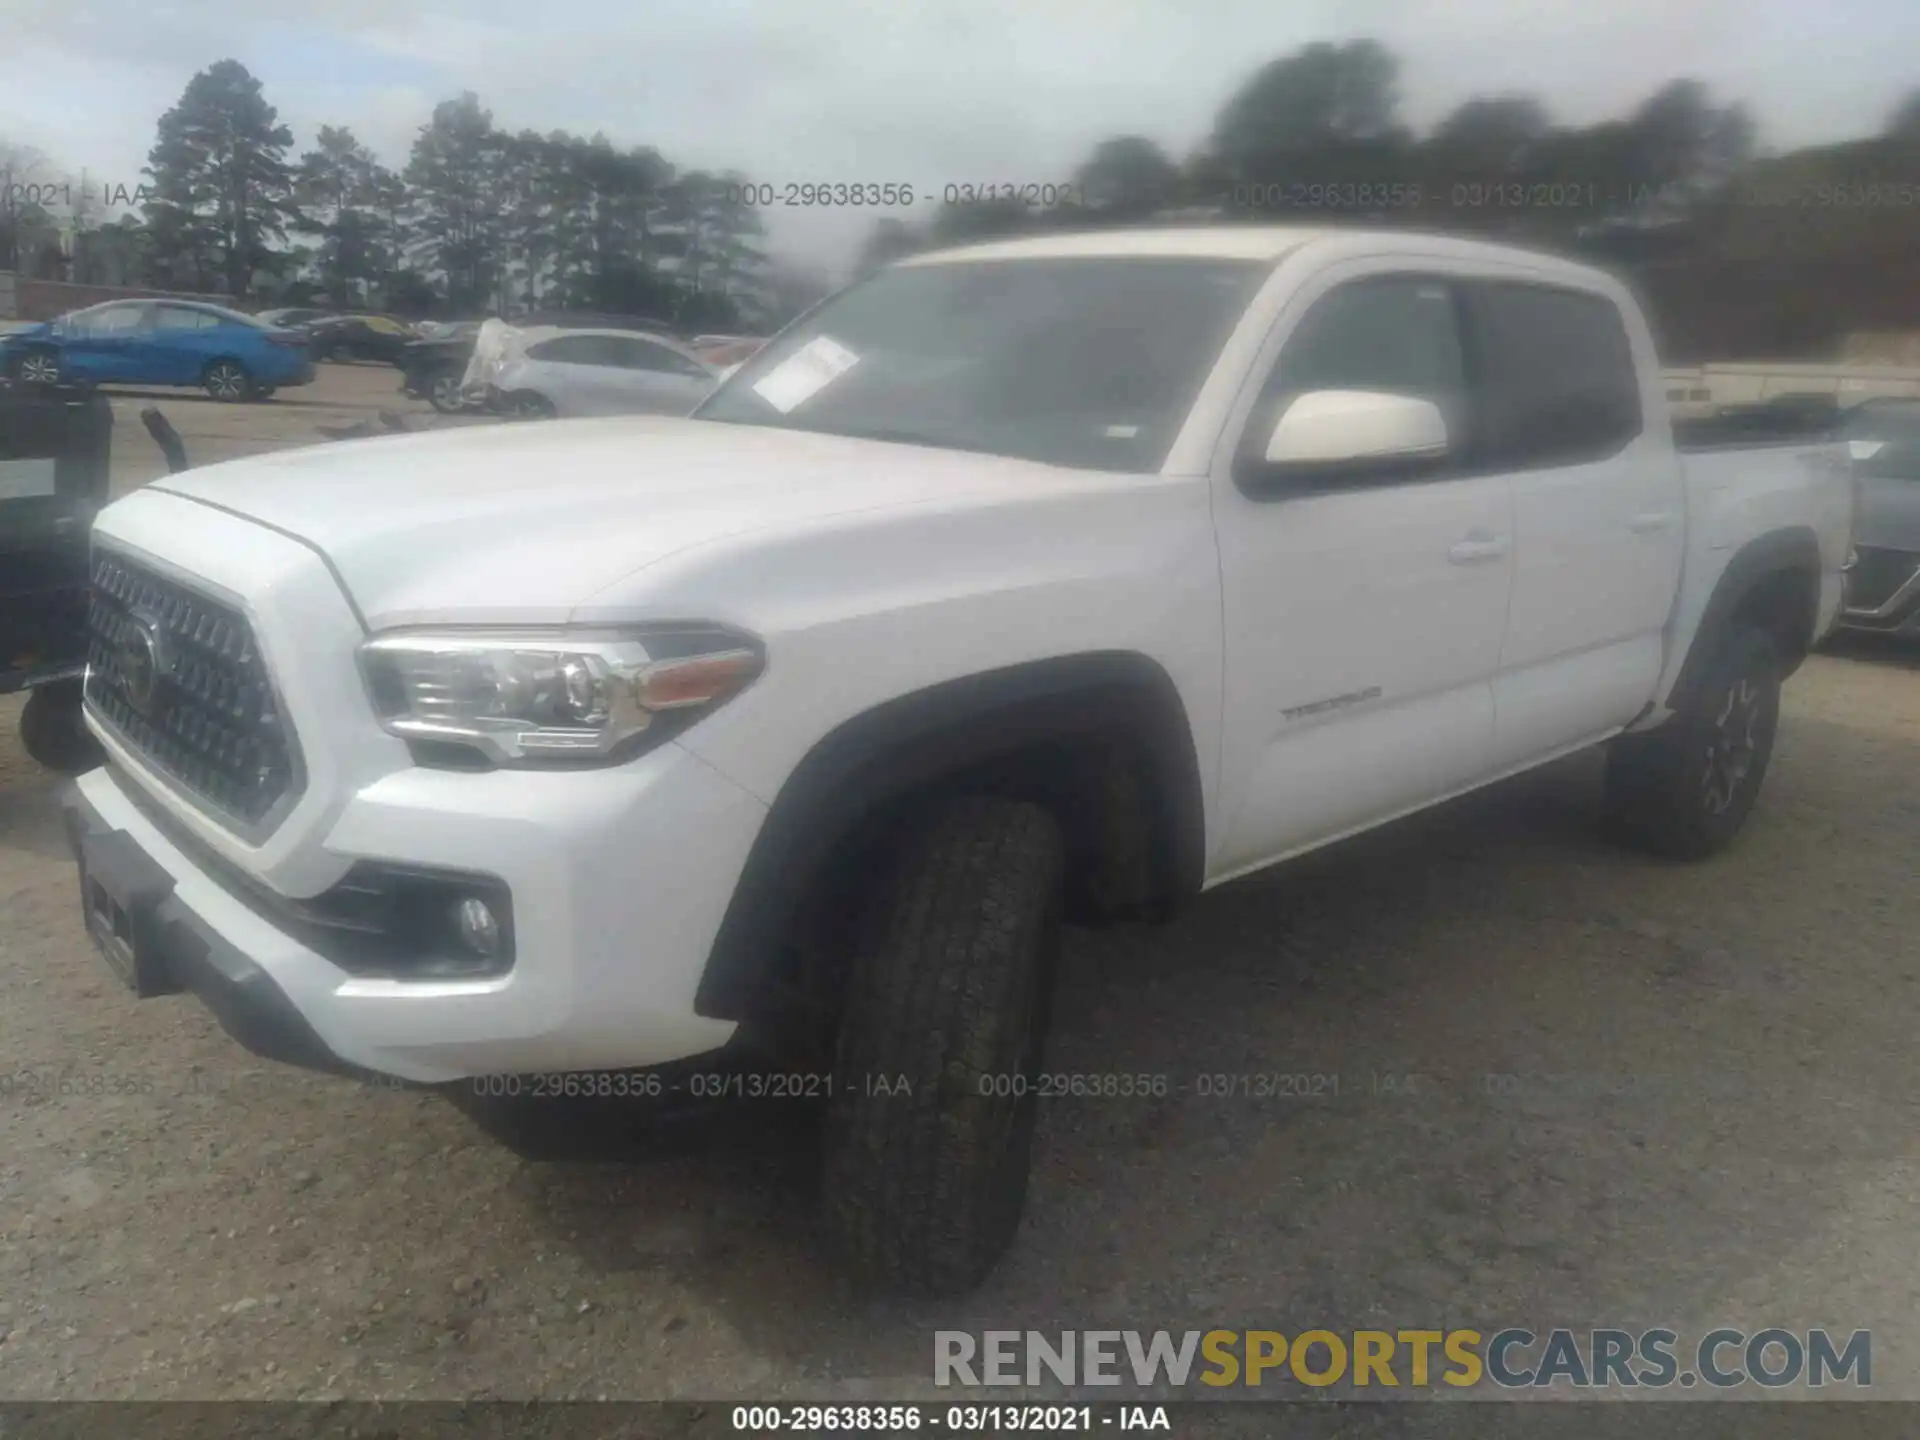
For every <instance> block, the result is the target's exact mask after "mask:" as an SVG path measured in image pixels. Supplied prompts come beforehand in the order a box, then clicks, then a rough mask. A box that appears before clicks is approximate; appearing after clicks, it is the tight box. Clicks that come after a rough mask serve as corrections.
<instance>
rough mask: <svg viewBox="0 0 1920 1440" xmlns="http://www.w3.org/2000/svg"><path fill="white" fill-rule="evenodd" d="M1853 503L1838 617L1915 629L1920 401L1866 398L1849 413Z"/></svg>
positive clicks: (1869, 625) (1862, 625)
mask: <svg viewBox="0 0 1920 1440" xmlns="http://www.w3.org/2000/svg"><path fill="white" fill-rule="evenodd" d="M1842 433H1843V434H1844V435H1845V436H1846V439H1847V441H1848V444H1849V448H1850V449H1851V450H1852V451H1853V471H1854V475H1855V477H1856V484H1857V486H1858V490H1857V494H1858V497H1859V500H1858V507H1857V509H1856V510H1855V512H1854V517H1853V548H1854V562H1853V568H1852V569H1851V570H1850V571H1849V572H1848V574H1847V602H1846V607H1845V608H1844V609H1843V610H1842V611H1841V612H1840V624H1841V625H1842V626H1843V627H1844V628H1846V629H1848V630H1878V631H1882V632H1888V631H1892V632H1897V633H1899V634H1901V635H1907V636H1920V400H1904V399H1879V400H1868V401H1865V402H1864V403H1862V404H1860V405H1858V406H1856V407H1854V409H1853V410H1851V411H1850V412H1848V414H1847V417H1846V419H1845V421H1844V423H1843V427H1842Z"/></svg>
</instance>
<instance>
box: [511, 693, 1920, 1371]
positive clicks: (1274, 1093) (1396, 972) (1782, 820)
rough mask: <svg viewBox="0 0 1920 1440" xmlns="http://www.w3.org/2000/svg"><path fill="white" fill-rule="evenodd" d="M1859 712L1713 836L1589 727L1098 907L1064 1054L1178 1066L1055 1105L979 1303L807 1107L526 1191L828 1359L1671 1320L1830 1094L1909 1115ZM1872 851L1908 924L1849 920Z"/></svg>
mask: <svg viewBox="0 0 1920 1440" xmlns="http://www.w3.org/2000/svg"><path fill="white" fill-rule="evenodd" d="M1867 738H1869V739H1871V738H1872V737H1867ZM1862 739H1863V732H1859V731H1855V730H1852V729H1849V728H1846V727H1841V726H1837V725H1834V724H1832V723H1830V722H1825V721H1817V720H1795V721H1791V722H1790V724H1789V725H1788V727H1787V728H1786V729H1785V730H1784V731H1783V735H1782V741H1781V745H1780V751H1779V756H1778V761H1777V766H1776V770H1775V772H1774V774H1773V775H1772V777H1770V779H1769V789H1768V792H1767V794H1766V796H1765V797H1764V798H1763V801H1762V804H1761V806H1760V808H1759V809H1758V810H1757V811H1756V813H1755V816H1754V818H1753V821H1752V822H1751V823H1750V825H1749V827H1748V831H1747V833H1746V835H1745V836H1744V837H1743V839H1742V841H1741V842H1740V843H1739V844H1738V845H1737V846H1736V847H1735V848H1734V849H1733V850H1732V851H1730V852H1729V853H1728V854H1726V855H1724V856H1722V857H1719V858H1717V859H1715V860H1713V861H1710V862H1707V863H1705V864H1703V865H1698V866H1674V865H1667V864H1664V863H1658V862H1653V861H1649V860H1647V859H1644V858H1642V857H1639V856H1636V855H1634V854H1631V853H1628V852H1624V851H1621V850H1619V849H1617V848H1615V847H1614V846H1613V845H1612V844H1611V843H1610V842H1609V841H1608V840H1606V839H1605V838H1604V837H1603V836H1602V835H1601V834H1600V832H1599V829H1598V826H1597V823H1596V815H1597V802H1598V777H1599V760H1598V757H1597V756H1593V755H1587V756H1581V757H1575V758H1574V759H1572V760H1569V761H1567V762H1563V763H1561V764H1557V765H1555V766H1552V767H1549V768H1548V769H1546V770H1543V771H1541V772H1538V773H1536V774H1533V775H1530V776H1525V777H1522V778H1520V779H1518V780H1515V781H1511V782H1507V783H1505V784H1502V785H1500V786H1497V787H1493V788H1491V789H1489V790H1487V791H1485V792H1482V793H1480V794H1477V795H1474V796H1470V797H1467V798H1466V799H1464V800H1461V801H1457V802H1454V803H1453V804H1450V805H1448V806H1445V807H1443V808H1441V809H1439V810H1436V811H1434V812H1432V813H1430V814H1428V815H1426V816H1424V817H1420V818H1418V819H1416V820H1414V821H1411V822H1408V823H1405V824H1402V825H1399V826H1397V827H1393V828H1390V829H1388V830H1385V831H1381V832H1378V833H1376V834H1375V835H1372V836H1368V837H1363V838H1361V839H1359V840H1356V841H1353V842H1349V843H1347V844H1343V845H1341V846H1339V847H1337V848H1334V849H1331V850H1328V851H1326V852H1322V853H1321V854H1319V855H1317V856H1314V857H1310V858H1309V859H1308V860H1306V861H1304V862H1301V863H1298V864H1295V865H1292V866H1289V867H1286V868H1284V869H1282V870H1279V871H1276V872H1272V873H1270V874H1269V875H1267V876H1263V877H1253V878H1251V879H1249V880H1246V881H1242V882H1238V883H1236V884H1234V885H1231V886H1227V887H1224V888H1223V889H1222V890H1220V891H1217V892H1214V893H1213V894H1210V895H1208V896H1206V897H1203V899H1202V900H1201V901H1200V902H1199V903H1198V904H1197V905H1196V906H1194V907H1193V909H1192V910H1191V911H1190V912H1189V913H1188V914H1187V915H1186V916H1184V917H1183V918H1181V919H1180V920H1178V921H1176V922H1175V923H1173V924H1171V925H1169V926H1167V927H1164V928H1159V929H1151V930H1128V931H1116V932H1108V933H1101V934H1076V935H1074V936H1073V938H1072V940H1071V942H1070V944H1069V947H1068V954H1067V958H1066V963H1065V966H1064V973H1063V975H1062V977H1061V982H1060V992H1059V997H1058V1002H1057V1015H1056V1029H1055V1034H1054V1038H1053V1043H1052V1048H1051V1051H1050V1053H1049V1056H1048V1061H1047V1065H1046V1068H1047V1070H1048V1071H1049V1072H1053V1073H1059V1074H1063V1075H1076V1074H1078V1075H1087V1076H1095V1075H1104V1074H1110V1073H1123V1074H1132V1075H1148V1076H1153V1075H1158V1076H1162V1077H1165V1079H1166V1082H1167V1087H1168V1093H1167V1094H1166V1095H1165V1096H1163V1097H1159V1098H1154V1097H1148V1098H1144V1099H1141V1098H1135V1099H1112V1100H1094V1099H1083V1100H1074V1099H1062V1100H1059V1101H1055V1102H1051V1103H1049V1104H1048V1105H1047V1106H1045V1107H1043V1116H1042V1123H1041V1132H1040V1135H1039V1138H1038V1140H1037V1144H1036V1169H1035V1177H1034V1183H1033V1189H1032V1192H1031V1195H1030V1200H1029V1205H1028V1214H1027V1220H1026V1223H1025V1225H1024V1227H1023V1230H1022V1233H1021V1236H1020V1238H1019V1240H1018V1242H1017V1243H1016V1245H1015V1248H1014V1250H1013V1251H1012V1253H1011V1254H1010V1255H1009V1256H1008V1257H1007V1259H1006V1261H1005V1262H1004V1263H1003V1264H1002V1266H1001V1267H1000V1268H999V1270H998V1271H996V1273H995V1274H994V1275H993V1276H992V1277H991V1278H990V1279H989V1281H988V1282H987V1284H986V1286H985V1287H984V1288H983V1289H982V1290H981V1291H980V1292H979V1293H977V1294H976V1295H974V1296H972V1297H970V1298H968V1299H966V1300H962V1301H957V1302H952V1303H942V1304H909V1303H899V1302H889V1301H866V1300H863V1299H862V1298H861V1297H859V1296H858V1295H856V1294H854V1293H853V1292H852V1291H851V1290H850V1289H849V1288H848V1286H847V1285H846V1284H845V1283H844V1282H842V1281H840V1280H838V1279H836V1278H835V1274H834V1271H833V1270H832V1268H831V1266H830V1262H829V1259H828V1257H827V1255H826V1254H825V1252H824V1249H823V1247H822V1245H821V1243H820V1237H819V1235H818V1232H817V1229H816V1227H815V1225H814V1223H813V1221H812V1219H811V1216H812V1214H813V1198H812V1195H811V1194H810V1193H809V1190H808V1188H807V1182H808V1178H809V1176H810V1173H811V1171H810V1167H809V1155H808V1150H807V1146H806V1140H807V1138H808V1137H807V1135H806V1133H805V1132H804V1130H803V1128H802V1127H801V1126H799V1125H797V1124H791V1123H781V1122H778V1121H776V1120H774V1119H773V1118H772V1117H761V1118H760V1119H759V1121H758V1125H759V1128H758V1129H757V1130H754V1129H752V1128H751V1127H749V1128H748V1129H747V1130H745V1131H743V1132H742V1133H741V1134H740V1135H737V1136H736V1137H734V1139H732V1140H729V1141H726V1142H721V1141H719V1140H718V1139H717V1138H716V1139H712V1140H710V1141H709V1148H708V1149H707V1151H706V1153H704V1154H702V1155H682V1156H680V1157H678V1158H675V1159H672V1160H664V1161H659V1162H657V1163H655V1164H654V1165H652V1166H649V1167H647V1168H645V1169H643V1170H641V1171H639V1172H637V1173H638V1175H640V1176H642V1177H644V1178H639V1179H635V1178H633V1175H632V1174H624V1175H623V1174H622V1173H621V1172H620V1171H618V1170H609V1169H606V1168H603V1167H598V1166H595V1167H570V1166H563V1167H555V1168H553V1169H551V1170H548V1171H546V1172H544V1174H539V1176H538V1178H536V1174H537V1173H538V1172H528V1174H527V1177H526V1180H527V1185H528V1187H529V1188H528V1189H527V1191H526V1192H525V1193H526V1199H527V1201H528V1203H529V1204H532V1205H535V1206H538V1207H539V1208H540V1209H541V1210H542V1211H543V1212H544V1213H545V1215H546V1216H547V1224H548V1225H549V1226H551V1227H552V1228H554V1229H557V1230H561V1231H564V1232H567V1233H571V1234H574V1235H577V1236H580V1237H583V1238H582V1239H581V1240H580V1241H579V1242H576V1243H578V1244H579V1245H580V1246H581V1254H582V1256H583V1258H584V1259H586V1260H587V1262H588V1263H589V1264H590V1265H591V1266H592V1267H594V1268H596V1269H600V1270H602V1271H603V1272H617V1271H620V1270H626V1269H636V1270H641V1271H645V1270H648V1269H658V1268H660V1267H667V1268H669V1269H670V1270H671V1271H672V1272H673V1273H674V1274H675V1275H676V1276H677V1277H678V1278H680V1279H681V1280H682V1281H683V1282H684V1283H685V1284H687V1285H688V1286H689V1287H690V1288H692V1289H695V1290H697V1291H699V1292H700V1293H701V1294H702V1295H704V1296H705V1297H708V1298H709V1299H710V1301H711V1302H712V1303H713V1304H714V1305H716V1307H718V1309H719V1310H720V1311H721V1312H722V1313H723V1314H724V1316H725V1318H726V1319H727V1320H728V1322H729V1323H731V1324H732V1325H734V1326H735V1327H737V1328H738V1330H739V1331H740V1332H741V1333H742V1334H743V1336H744V1337H745V1338H746V1339H747V1340H748V1341H749V1342H750V1343H752V1344H754V1345H755V1346H756V1347H758V1348H760V1349H761V1350H762V1352H763V1353H765V1354H767V1355H769V1356H772V1357H778V1358H780V1359H782V1360H784V1361H785V1362H787V1363H789V1364H793V1365H797V1366H800V1367H802V1368H803V1369H805V1370H806V1372H807V1373H809V1374H825V1373H834V1374H838V1375H840V1376H849V1375H852V1376H862V1375H864V1376H900V1377H915V1378H918V1379H921V1380H924V1379H926V1378H927V1375H928V1370H929V1359H928V1357H929V1356H930V1354H931V1334H930V1332H931V1331H932V1330H933V1329H936V1328H959V1329H974V1330H978V1329H982V1328H988V1327H995V1328H1003V1327H1015V1328H1024V1327H1029V1326H1031V1327H1035V1328H1040V1329H1047V1330H1057V1329H1064V1328H1075V1329H1078V1328H1084V1327H1087V1326H1089V1325H1097V1324H1101V1323H1105V1324H1110V1325H1113V1326H1116V1327H1122V1328H1125V1327H1141V1328H1154V1327H1158V1326H1166V1327H1169V1328H1173V1329H1180V1330H1184V1329H1190V1328H1196V1327H1197V1328H1202V1329H1205V1328H1209V1327H1210V1326H1212V1325H1214V1324H1221V1325H1227V1326H1230V1327H1231V1326H1238V1325H1242V1324H1262V1325H1267V1324H1270V1325H1272V1326H1273V1328H1277V1329H1281V1330H1289V1329H1294V1328H1301V1327H1304V1326H1307V1325H1314V1324H1330V1325H1333V1326H1334V1328H1339V1325H1340V1324H1350V1325H1357V1324H1364V1323H1367V1322H1368V1320H1369V1317H1372V1318H1381V1317H1384V1318H1383V1323H1384V1324H1386V1325H1387V1326H1388V1327H1389V1328H1391V1326H1393V1325H1410V1324H1416V1323H1420V1324H1434V1325H1438V1324H1440V1323H1441V1321H1440V1320H1439V1319H1438V1318H1435V1317H1440V1316H1449V1315H1450V1316H1454V1317H1456V1318H1457V1317H1459V1316H1461V1315H1470V1316H1473V1317H1474V1318H1475V1319H1476V1320H1482V1319H1484V1320H1487V1321H1489V1322H1494V1321H1497V1322H1499V1323H1502V1324H1504V1323H1528V1322H1530V1321H1545V1322H1547V1323H1549V1324H1558V1323H1572V1322H1573V1321H1574V1320H1579V1319H1583V1318H1591V1319H1592V1320H1593V1321H1594V1323H1602V1324H1604V1323H1619V1321H1620V1317H1621V1316H1622V1315H1627V1314H1633V1315H1638V1314H1646V1313H1656V1314H1660V1315H1662V1316H1663V1317H1665V1318H1671V1319H1678V1318H1680V1317H1677V1316H1673V1315H1672V1314H1671V1312H1672V1310H1673V1308H1674V1303H1675V1300H1676V1297H1680V1296H1688V1295H1696V1296H1700V1297H1702V1298H1703V1299H1707V1300H1711V1298H1712V1297H1714V1296H1718V1295H1723V1294H1725V1293H1727V1292H1728V1291H1729V1290H1730V1289H1731V1288H1732V1287H1734V1286H1736V1285H1737V1284H1738V1283H1740V1282H1742V1281H1744V1280H1745V1279H1747V1278H1748V1277H1751V1276H1753V1275H1754V1274H1755V1273H1757V1272H1758V1271H1760V1270H1761V1269H1763V1268H1764V1267H1765V1265H1766V1264H1767V1263H1769V1262H1770V1261H1772V1260H1774V1259H1777V1258H1778V1257H1779V1256H1780V1255H1782V1254H1787V1253H1791V1252H1792V1251H1793V1250H1794V1248H1795V1246H1796V1245H1799V1244H1802V1243H1805V1241H1806V1239H1807V1237H1808V1236H1809V1235H1810V1234H1814V1233H1817V1232H1818V1230H1819V1228H1820V1225H1821V1223H1822V1220H1823V1218H1824V1216H1825V1215H1826V1213H1827V1211H1828V1209H1829V1207H1830V1206H1831V1204H1832V1192H1831V1190H1830V1188H1828V1187H1825V1186H1823V1184H1822V1182H1821V1178H1820V1177H1822V1176H1823V1175H1830V1174H1831V1173H1832V1169H1833V1167H1834V1166H1835V1165H1836V1164H1837V1163H1838V1162H1839V1161H1840V1160H1841V1159H1842V1158H1843V1156H1844V1155H1845V1154H1846V1152H1845V1151H1844V1150H1843V1147H1842V1142H1841V1141H1840V1139H1838V1138H1837V1137H1836V1136H1835V1135H1834V1133H1833V1132H1832V1130H1831V1129H1830V1127H1828V1126H1826V1125H1825V1124H1824V1123H1823V1117H1824V1116H1825V1115H1826V1114H1827V1113H1828V1107H1829V1106H1830V1105H1831V1104H1832V1103H1833V1101H1834V1097H1835V1095H1836V1094H1839V1095H1843V1096H1844V1097H1845V1103H1846V1104H1847V1105H1848V1106H1849V1113H1850V1114H1851V1115H1852V1117H1853V1146H1854V1153H1853V1156H1852V1158H1853V1159H1855V1160H1856V1161H1857V1160H1858V1159H1859V1155H1858V1146H1859V1142H1860V1140H1861V1138H1862V1137H1863V1136H1870V1137H1872V1144H1873V1145H1875V1146H1883V1147H1885V1149H1886V1151H1887V1153H1893V1152H1894V1151H1896V1150H1899V1149H1901V1148H1903V1147H1904V1146H1905V1145H1906V1143H1907V1141H1908V1138H1909V1137H1910V1133H1911V1132H1910V1126H1909V1125H1908V1124H1907V1120H1906V1118H1905V1117H1904V1109H1905V1103H1906V1102H1905V1098H1904V1097H1905V1096H1906V1095H1907V1094H1909V1093H1911V1088H1912V1081H1913V1079H1914V1078H1915V1077H1914V1075H1913V1070H1914V1063H1913V1062H1912V1061H1911V1060H1910V1059H1909V1058H1908V1055H1909V1051H1910V1046H1908V1045H1907V1044H1906V1041H1905V1039H1904V1037H1905V1036H1906V1035H1907V1033H1908V1031H1909V1030H1910V1027H1911V1020H1912V1006H1911V1004H1910V1003H1908V1004H1903V1003H1899V1002H1902V1001H1910V1000H1911V997H1912V995H1913V986H1912V984H1911V980H1910V977H1908V976H1906V975H1905V974H1903V973H1901V968H1902V967H1901V965H1900V963H1899V962H1898V960H1897V958H1896V957H1897V956H1898V955H1899V954H1900V953H1901V942H1900V941H1899V940H1898V939H1896V938H1895V937H1896V936H1898V935H1911V933H1913V927H1914V926H1915V925H1916V924H1920V898H1916V892H1915V891H1914V890H1913V889H1912V887H1910V886H1908V885H1906V884H1905V877H1904V875H1901V876H1900V877H1899V883H1898V884H1894V883H1892V882H1893V880H1894V876H1895V874H1896V873H1897V872H1899V871H1900V869H1901V867H1902V866H1903V865H1904V864H1905V863H1906V862H1905V860H1903V859H1901V858H1900V857H1903V856H1911V854H1912V853H1914V845H1913V842H1914V840H1915V839H1916V838H1920V823H1917V822H1920V765H1916V764H1915V759H1916V756H1915V754H1914V753H1913V747H1909V746H1904V745H1901V746H1897V747H1892V748H1890V749H1887V750H1883V751H1881V753H1878V754H1874V755H1873V756H1872V757H1871V759H1872V762H1873V763H1871V764H1858V763H1855V762H1856V761H1858V760H1859V759H1860V758H1861V750H1862ZM1879 743H1882V744H1884V743H1885V742H1884V741H1881V742H1879ZM1836 808H1841V809H1844V810H1846V811H1847V812H1848V813H1850V814H1851V815H1853V816H1854V817H1855V820H1856V822H1857V823H1855V824H1854V825H1853V827H1852V828H1851V829H1850V830H1849V831H1848V832H1847V833H1846V834H1844V835H1840V836H1838V837H1837V840H1836V842H1835V843H1830V844H1818V845H1815V844H1810V843H1809V837H1808V835H1807V834H1806V833H1805V832H1804V831H1803V830H1799V829H1797V828H1796V827H1797V826H1798V825H1799V824H1800V823H1801V821H1802V820H1803V819H1804V818H1806V817H1809V816H1815V815H1830V814H1831V813H1832V812H1833V811H1834V810H1835V809H1836ZM1882 872H1884V874H1883V873H1882ZM1882 880H1885V881H1887V882H1888V883H1887V886H1886V889H1885V891H1884V893H1885V894H1887V895H1890V896H1893V897H1895V898H1894V899H1893V900H1892V901H1890V902H1888V903H1887V904H1886V905H1885V907H1884V908H1883V910H1882V912H1881V915H1880V926H1879V928H1877V929H1876V928H1874V927H1869V928H1868V930H1867V932H1866V933H1865V934H1864V937H1863V936H1862V934H1861V932H1860V931H1859V929H1858V925H1857V919H1858V917H1857V916H1855V917H1854V922H1850V923H1852V924H1853V933H1852V935H1851V936H1850V937H1849V938H1848V939H1846V940H1844V941H1840V942H1835V941H1834V940H1833V939H1832V938H1831V937H1829V936H1828V935H1827V934H1826V933H1825V930H1826V925H1827V922H1830V921H1832V918H1833V916H1834V915H1835V914H1836V909H1835V907H1836V905H1840V906H1844V905H1846V904H1847V903H1848V901H1849V897H1858V896H1861V895H1865V894H1874V893H1879V892H1878V891H1877V889H1876V887H1878V886H1879V885H1880V883H1881V881H1882ZM1842 976H1843V977H1844V979H1841V978H1838V977H1842ZM1882 1031H1884V1038H1885V1039H1886V1042H1887V1043H1886V1045H1885V1046H1879V1045H1876V1044H1875V1043H1874V1040H1875V1038H1876V1036H1877V1035H1878V1034H1879V1032H1882ZM1209 1076H1212V1077H1216V1078H1213V1079H1208V1078H1206V1077H1209ZM1276 1076H1278V1077H1287V1076H1294V1077H1300V1078H1299V1079H1297V1080H1287V1081H1283V1082H1282V1083H1281V1084H1280V1085H1279V1086H1278V1087H1274V1086H1271V1085H1267V1084H1265V1083H1264V1082H1263V1079H1262V1077H1276ZM1249 1077H1250V1078H1251V1084H1249V1083H1248V1079H1249ZM755 1135H757V1136H758V1138H757V1139H755V1138H752V1137H753V1136H755ZM1756 1197H1764V1204H1756ZM636 1206H637V1207H640V1208H639V1209H638V1210H636ZM584 1237H599V1238H596V1239H586V1238H584ZM821 1367H825V1369H824V1370H823V1369H822V1368H821Z"/></svg>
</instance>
